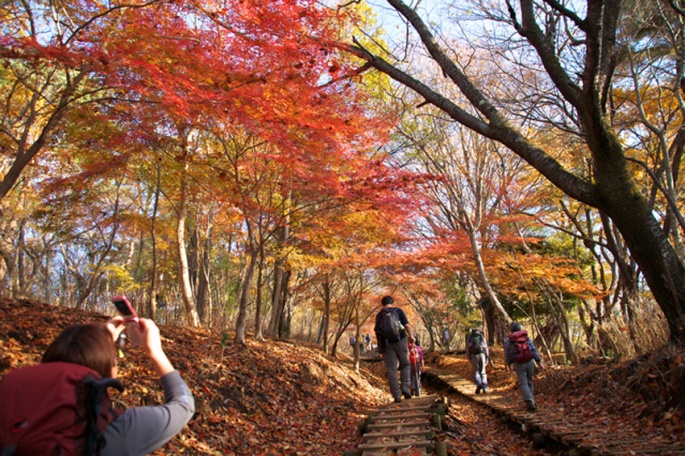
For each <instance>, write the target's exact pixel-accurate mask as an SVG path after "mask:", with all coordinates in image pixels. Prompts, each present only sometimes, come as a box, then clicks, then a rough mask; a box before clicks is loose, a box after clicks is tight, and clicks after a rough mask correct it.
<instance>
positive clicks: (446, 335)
mask: <svg viewBox="0 0 685 456" xmlns="http://www.w3.org/2000/svg"><path fill="white" fill-rule="evenodd" d="M442 344H443V345H444V346H445V350H449V349H450V330H449V329H447V328H445V329H444V330H443V331H442Z"/></svg>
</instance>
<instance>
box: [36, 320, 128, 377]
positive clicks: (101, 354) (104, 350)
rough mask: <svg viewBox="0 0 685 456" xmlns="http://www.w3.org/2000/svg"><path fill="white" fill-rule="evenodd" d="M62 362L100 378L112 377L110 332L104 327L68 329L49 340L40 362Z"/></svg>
mask: <svg viewBox="0 0 685 456" xmlns="http://www.w3.org/2000/svg"><path fill="white" fill-rule="evenodd" d="M58 361H61V362H65V363H74V364H80V365H81V366H86V367H88V368H90V369H93V370H94V371H96V372H97V373H98V374H100V375H101V376H102V377H111V376H112V368H114V366H116V363H117V350H116V347H115V346H114V341H113V340H112V333H110V332H109V330H108V329H107V327H106V326H105V325H103V324H97V323H90V324H86V325H76V326H71V327H69V328H67V329H65V330H64V331H62V332H61V333H60V335H59V336H57V338H56V339H55V340H54V341H52V343H51V344H50V346H49V347H48V349H47V350H46V351H45V354H44V355H43V360H42V362H43V363H51V362H58Z"/></svg>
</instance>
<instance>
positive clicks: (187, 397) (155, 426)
mask: <svg viewBox="0 0 685 456" xmlns="http://www.w3.org/2000/svg"><path fill="white" fill-rule="evenodd" d="M160 381H161V383H162V389H163V390H164V397H165V399H166V403H164V404H163V405H157V406H148V407H134V408H130V409H128V410H126V411H125V412H124V413H122V414H121V415H119V416H118V417H117V418H116V419H115V420H114V421H112V422H111V423H110V424H109V426H107V429H105V433H104V437H105V440H106V441H107V445H106V446H105V448H103V449H102V450H101V451H100V455H101V456H125V455H144V454H148V453H151V452H153V451H154V450H156V449H157V448H159V447H161V446H162V445H164V444H165V443H167V442H168V441H169V440H171V438H172V437H173V436H175V435H176V434H178V433H179V432H180V431H181V429H183V427H184V426H185V425H186V424H187V423H188V421H190V418H192V416H193V413H195V399H194V398H193V395H192V393H191V392H190V389H188V385H186V383H185V382H184V381H183V379H182V378H181V375H180V374H179V373H178V371H173V372H170V373H168V374H166V375H165V376H164V377H162V378H161V380H160Z"/></svg>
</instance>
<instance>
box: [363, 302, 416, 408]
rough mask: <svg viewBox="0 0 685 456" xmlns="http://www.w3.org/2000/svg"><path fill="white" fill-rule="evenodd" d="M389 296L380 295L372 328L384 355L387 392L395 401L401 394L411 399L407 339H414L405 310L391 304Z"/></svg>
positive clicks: (400, 397) (411, 340) (379, 348)
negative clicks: (388, 387)
mask: <svg viewBox="0 0 685 456" xmlns="http://www.w3.org/2000/svg"><path fill="white" fill-rule="evenodd" d="M394 303H395V300H394V299H393V298H392V296H383V299H381V305H382V306H383V308H382V309H381V310H380V312H378V314H377V315H376V324H375V325H374V328H373V331H374V332H375V333H376V339H377V340H378V353H380V355H381V356H382V357H383V361H384V362H385V369H386V370H387V371H388V383H389V385H390V393H391V394H392V397H393V399H394V400H395V402H402V397H403V396H404V398H405V399H411V397H412V396H411V392H410V388H411V384H410V377H411V364H409V347H408V345H407V342H414V336H413V335H412V329H411V326H410V325H409V322H408V321H407V316H406V315H405V313H404V311H403V310H402V309H400V308H399V307H395V306H394V305H393V304H394ZM398 367H399V369H400V379H401V381H402V384H401V385H400V384H399V383H398V381H397V368H398Z"/></svg>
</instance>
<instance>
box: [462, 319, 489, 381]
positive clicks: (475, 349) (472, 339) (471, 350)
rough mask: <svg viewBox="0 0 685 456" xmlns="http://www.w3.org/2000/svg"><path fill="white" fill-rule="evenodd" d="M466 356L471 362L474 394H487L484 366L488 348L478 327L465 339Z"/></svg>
mask: <svg viewBox="0 0 685 456" xmlns="http://www.w3.org/2000/svg"><path fill="white" fill-rule="evenodd" d="M466 357H467V358H468V360H469V361H470V362H471V369H472V371H473V380H474V381H475V382H476V394H480V392H481V391H483V394H488V374H487V373H486V372H485V368H486V366H487V365H488V362H489V361H490V350H489V349H488V342H487V341H486V340H485V334H483V331H481V330H480V329H473V330H471V333H470V334H469V337H468V338H467V339H466Z"/></svg>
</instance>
